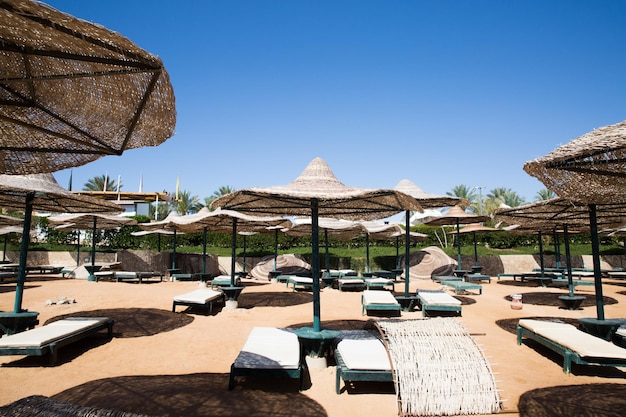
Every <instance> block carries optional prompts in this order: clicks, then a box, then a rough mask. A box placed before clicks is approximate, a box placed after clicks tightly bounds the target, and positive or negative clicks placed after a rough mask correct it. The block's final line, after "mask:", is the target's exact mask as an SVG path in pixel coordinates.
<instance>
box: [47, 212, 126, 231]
mask: <svg viewBox="0 0 626 417" xmlns="http://www.w3.org/2000/svg"><path fill="white" fill-rule="evenodd" d="M48 222H50V223H51V224H53V225H56V228H57V229H61V228H62V229H72V230H87V229H92V228H94V222H95V228H97V229H100V230H105V229H115V228H118V227H120V226H123V225H134V224H137V220H135V219H133V218H131V217H125V216H120V215H117V216H112V215H106V214H98V213H66V214H59V215H57V216H50V217H48Z"/></svg>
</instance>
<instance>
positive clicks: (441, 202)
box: [393, 179, 469, 209]
mask: <svg viewBox="0 0 626 417" xmlns="http://www.w3.org/2000/svg"><path fill="white" fill-rule="evenodd" d="M393 189H394V190H398V191H401V192H403V193H405V194H408V195H410V196H411V197H413V198H415V199H416V200H417V201H419V203H420V205H421V206H422V207H424V208H425V209H428V208H440V207H452V206H456V205H460V206H463V207H467V206H469V202H468V201H467V200H465V199H464V198H459V197H452V196H448V195H438V194H430V193H427V192H426V191H424V190H422V189H421V188H420V187H418V186H417V185H415V184H414V183H413V182H412V181H410V180H407V179H404V180H401V181H400V182H399V183H398V184H397V185H396V186H395V187H394V188H393Z"/></svg>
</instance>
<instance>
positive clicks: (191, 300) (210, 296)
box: [172, 288, 226, 314]
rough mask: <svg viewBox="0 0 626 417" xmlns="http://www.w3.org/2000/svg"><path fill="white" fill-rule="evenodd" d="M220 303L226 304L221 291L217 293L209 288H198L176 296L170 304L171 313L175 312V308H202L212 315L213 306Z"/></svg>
mask: <svg viewBox="0 0 626 417" xmlns="http://www.w3.org/2000/svg"><path fill="white" fill-rule="evenodd" d="M216 302H220V303H221V304H222V305H224V304H225V303H226V296H225V295H224V292H223V291H217V290H213V289H210V288H199V289H197V290H194V291H191V292H188V293H185V294H181V295H177V296H176V297H174V301H173V302H172V313H175V312H176V306H187V307H204V308H206V309H207V310H208V312H209V314H213V304H215V303H216Z"/></svg>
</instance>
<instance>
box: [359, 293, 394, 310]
mask: <svg viewBox="0 0 626 417" xmlns="http://www.w3.org/2000/svg"><path fill="white" fill-rule="evenodd" d="M400 307H401V306H400V303H398V300H396V298H395V297H394V296H393V294H392V293H390V292H389V291H376V290H365V291H363V295H362V296H361V314H362V315H365V314H366V313H367V312H368V311H369V310H377V311H389V312H392V313H397V315H398V316H399V315H400Z"/></svg>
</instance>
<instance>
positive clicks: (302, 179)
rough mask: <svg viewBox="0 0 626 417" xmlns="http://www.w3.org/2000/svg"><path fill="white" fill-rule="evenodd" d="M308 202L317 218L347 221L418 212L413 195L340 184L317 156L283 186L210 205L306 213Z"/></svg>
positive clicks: (253, 211) (232, 195)
mask: <svg viewBox="0 0 626 417" xmlns="http://www.w3.org/2000/svg"><path fill="white" fill-rule="evenodd" d="M312 202H316V203H317V205H318V214H319V216H320V217H333V218H341V219H348V220H374V219H381V218H387V217H391V216H393V215H395V214H398V213H400V212H402V211H405V210H411V211H420V212H421V211H422V207H421V205H420V204H419V203H418V202H417V201H416V200H415V199H414V198H412V197H411V196H409V195H407V194H404V193H402V192H400V191H396V190H386V189H366V188H357V187H349V186H346V185H344V184H343V183H341V182H340V181H339V180H338V179H337V177H335V175H334V174H333V172H332V171H331V169H330V167H329V166H328V165H327V164H326V162H325V161H324V160H322V159H321V158H315V159H313V160H312V161H311V162H310V163H309V165H308V166H307V167H306V168H305V169H304V171H303V172H302V173H301V174H300V176H298V177H297V178H296V179H295V180H294V181H292V182H291V183H289V184H287V185H282V186H274V187H268V188H249V189H244V190H239V191H235V192H233V193H230V194H227V195H225V196H222V197H220V198H218V199H216V200H215V201H214V202H213V203H212V204H211V207H214V208H215V207H222V208H224V209H230V210H236V211H241V212H245V213H247V214H261V213H262V214H267V215H279V216H284V215H295V216H309V215H311V204H312Z"/></svg>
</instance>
